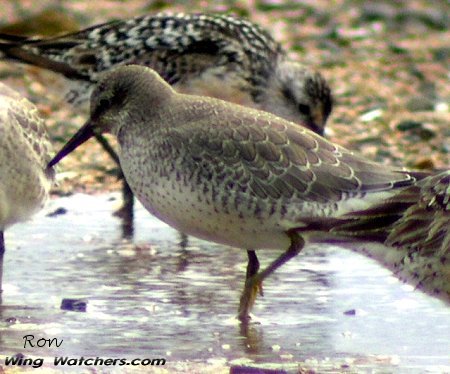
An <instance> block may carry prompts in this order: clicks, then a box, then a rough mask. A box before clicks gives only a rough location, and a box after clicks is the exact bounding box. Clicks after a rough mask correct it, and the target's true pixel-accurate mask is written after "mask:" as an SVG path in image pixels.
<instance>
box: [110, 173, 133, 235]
mask: <svg viewBox="0 0 450 374" xmlns="http://www.w3.org/2000/svg"><path fill="white" fill-rule="evenodd" d="M122 182H123V185H122V197H123V205H122V207H121V208H120V209H119V210H118V211H116V212H115V213H114V215H115V216H117V217H120V218H121V219H122V237H123V238H124V239H130V238H131V237H133V233H134V226H133V219H134V198H133V192H132V191H131V188H130V186H129V185H128V183H127V181H126V180H125V178H123V180H122Z"/></svg>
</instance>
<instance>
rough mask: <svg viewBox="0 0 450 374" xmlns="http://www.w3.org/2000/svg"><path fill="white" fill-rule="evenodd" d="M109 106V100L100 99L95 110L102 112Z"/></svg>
mask: <svg viewBox="0 0 450 374" xmlns="http://www.w3.org/2000/svg"><path fill="white" fill-rule="evenodd" d="M110 106H111V100H110V99H106V98H102V99H100V100H99V101H98V104H97V110H99V111H103V110H105V109H107V108H108V107H110Z"/></svg>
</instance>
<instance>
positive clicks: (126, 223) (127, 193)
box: [95, 134, 134, 238]
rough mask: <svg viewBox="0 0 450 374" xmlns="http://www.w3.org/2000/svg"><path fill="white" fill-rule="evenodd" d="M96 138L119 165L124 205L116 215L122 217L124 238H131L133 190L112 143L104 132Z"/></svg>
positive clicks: (132, 230)
mask: <svg viewBox="0 0 450 374" xmlns="http://www.w3.org/2000/svg"><path fill="white" fill-rule="evenodd" d="M95 138H96V139H97V141H98V142H99V143H100V145H101V146H102V148H103V149H104V150H105V151H106V153H108V154H109V156H110V157H111V158H112V159H113V161H114V162H115V163H116V164H117V166H118V167H119V170H120V173H119V175H118V177H119V179H122V182H123V185H122V198H123V205H122V207H121V208H120V209H119V210H118V211H117V212H115V213H114V215H115V216H117V217H120V218H121V219H122V236H123V238H131V237H132V236H133V232H134V229H133V213H134V212H133V208H134V199H133V192H132V191H131V188H130V186H129V185H128V183H127V181H126V180H125V177H124V175H123V173H122V169H121V168H120V160H119V156H118V155H117V153H116V151H115V150H114V148H113V147H111V144H109V142H108V140H107V139H106V138H105V137H104V136H103V135H102V134H95Z"/></svg>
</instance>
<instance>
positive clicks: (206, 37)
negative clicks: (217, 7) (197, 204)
mask: <svg viewBox="0 0 450 374" xmlns="http://www.w3.org/2000/svg"><path fill="white" fill-rule="evenodd" d="M1 39H2V41H1V42H0V56H1V55H2V56H3V58H7V59H11V60H15V61H19V62H23V63H27V64H31V65H37V66H40V67H42V68H45V69H49V70H52V71H54V72H57V73H59V74H62V75H64V76H65V77H66V78H68V79H69V80H70V81H71V82H72V83H73V85H72V87H71V89H70V91H69V93H68V95H67V99H68V101H70V102H73V103H80V102H85V101H87V99H88V98H89V96H90V92H91V90H92V87H93V85H94V83H95V82H96V81H97V80H98V77H99V74H101V73H102V72H105V71H108V70H110V69H112V68H114V67H117V66H118V65H124V64H137V65H146V66H149V67H151V68H153V69H154V70H156V71H157V72H158V73H159V74H160V75H161V76H162V77H163V78H164V79H165V80H166V81H167V82H169V83H170V84H171V85H173V86H174V87H176V89H177V90H178V91H181V92H184V93H190V94H198V95H206V96H213V97H218V98H221V99H224V100H228V101H232V102H236V103H239V104H242V105H245V106H250V107H255V108H258V109H261V110H266V111H269V112H273V113H275V114H276V115H278V116H280V117H283V118H286V119H288V120H290V121H293V122H296V123H299V124H301V125H302V126H306V127H308V128H310V129H312V130H313V131H316V132H318V133H322V132H323V129H324V126H325V123H326V120H327V118H328V116H329V114H330V112H331V109H332V98H331V93H330V88H329V86H328V84H327V83H326V81H325V80H324V78H323V77H322V76H321V75H320V74H319V73H317V72H315V71H312V70H311V69H309V68H306V67H305V66H303V65H301V64H299V63H297V62H294V61H292V60H290V59H289V58H288V57H287V54H286V51H285V50H284V49H283V48H282V47H281V46H280V44H279V43H277V42H276V41H275V40H274V39H273V38H272V37H271V36H270V34H269V33H268V32H266V31H265V30H264V29H262V28H260V27H259V26H257V25H255V24H253V23H251V22H249V21H247V20H244V19H241V18H237V17H234V16H230V15H223V14H211V15H208V14H181V13H180V14H173V15H171V14H162V13H161V14H156V15H147V16H141V17H136V18H133V19H129V20H119V21H112V22H109V23H105V24H101V25H97V26H93V27H90V28H88V29H86V30H82V31H79V32H75V33H71V34H67V35H62V36H58V37H55V38H50V39H35V38H32V39H26V38H23V39H21V38H20V37H16V36H14V37H10V36H7V35H3V36H2V38H1ZM97 139H98V140H99V141H100V142H101V144H102V145H103V147H104V148H105V149H106V150H107V151H108V152H109V153H110V155H111V156H112V157H113V158H114V159H115V160H117V157H116V155H115V154H114V153H113V152H112V148H111V147H110V146H109V144H108V142H107V141H106V140H105V139H104V138H102V137H101V135H97ZM124 191H125V193H124V201H125V204H126V205H127V206H128V207H127V208H125V209H124V210H123V212H124V213H125V217H128V220H131V221H132V201H133V200H132V198H131V196H130V195H129V194H128V193H127V192H128V191H129V190H128V188H127V186H126V185H125V186H124Z"/></svg>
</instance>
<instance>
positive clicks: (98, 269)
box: [0, 194, 450, 372]
mask: <svg viewBox="0 0 450 374" xmlns="http://www.w3.org/2000/svg"><path fill="white" fill-rule="evenodd" d="M116 197H117V195H101V196H89V195H81V194H78V195H74V196H71V197H67V198H59V199H56V200H53V201H51V203H50V204H49V206H48V207H47V209H46V210H45V211H43V212H41V213H40V214H39V215H37V216H36V217H35V218H34V219H33V220H32V221H30V222H27V223H24V224H18V225H16V226H14V227H12V228H11V229H10V230H9V231H7V233H6V246H7V252H6V259H5V273H4V293H3V304H2V306H1V307H0V353H1V355H2V356H10V355H13V354H16V353H23V354H24V355H26V356H29V355H32V356H36V357H39V356H42V357H54V356H70V357H81V356H85V357H88V356H89V357H96V356H98V357H105V358H107V357H127V358H136V357H137V358H144V357H149V358H159V357H164V358H166V360H167V361H168V362H170V361H173V362H178V361H186V360H190V361H198V362H205V363H217V362H221V363H223V364H227V365H243V364H245V365H250V366H260V365H263V366H264V365H266V366H270V367H275V368H285V369H288V370H290V369H295V368H296V367H297V363H298V362H304V361H306V362H307V364H310V365H313V364H314V365H317V367H319V368H322V369H323V370H325V368H333V367H342V365H344V366H343V367H346V366H345V365H347V364H348V365H350V366H352V367H357V368H360V369H361V368H363V369H373V368H377V369H381V370H386V371H387V372H390V371H391V370H394V371H396V372H397V371H399V370H405V371H408V372H411V371H418V372H421V371H424V370H431V371H436V372H439V371H449V370H450V308H448V306H446V305H445V304H444V303H442V302H440V301H438V300H434V299H432V298H430V297H427V296H426V295H422V294H421V293H418V292H413V291H411V290H410V289H409V287H407V286H404V285H402V284H401V283H399V282H397V281H396V280H395V278H393V277H392V276H391V275H390V273H389V272H388V271H387V270H384V269H383V268H381V267H379V266H378V265H377V264H376V263H374V262H372V261H371V260H369V259H366V258H364V257H362V256H360V255H357V254H354V253H352V252H348V251H346V250H343V249H340V248H337V247H328V248H325V247H324V246H322V247H320V248H318V247H311V248H307V249H306V250H305V251H304V252H303V253H301V254H300V255H299V256H298V257H297V258H295V259H293V260H292V261H291V262H290V263H288V264H287V265H285V266H284V267H282V268H281V269H280V270H279V271H278V272H277V273H276V274H274V275H273V276H271V277H270V278H269V279H267V280H266V282H265V283H264V292H265V295H264V297H263V298H261V297H260V298H258V300H257V303H256V306H255V308H254V310H253V312H254V314H255V316H256V321H257V322H259V323H258V324H252V325H250V327H248V329H244V328H242V327H241V326H240V325H239V323H238V322H237V321H236V320H235V318H234V316H235V314H236V311H237V304H238V300H239V295H240V291H241V288H242V285H243V279H244V274H245V266H246V254H245V251H241V250H237V249H231V248H228V247H224V246H220V245H215V244H211V243H208V242H204V241H200V240H196V239H193V238H190V239H189V245H188V247H187V249H185V250H183V249H182V248H181V247H180V245H179V244H178V242H179V240H180V238H179V235H178V233H177V232H176V231H174V230H173V229H171V228H169V227H168V226H166V225H165V224H163V223H162V222H160V221H158V220H157V219H155V218H153V217H152V216H151V215H150V214H148V213H147V212H146V211H145V210H144V209H143V208H142V207H140V206H138V207H137V208H136V213H135V215H136V226H135V235H134V239H133V240H132V241H126V240H122V239H121V226H120V221H119V220H118V219H117V218H115V217H113V216H112V215H111V212H112V211H113V210H114V209H115V208H117V207H118V201H117V200H116ZM60 207H63V208H65V209H66V210H67V213H66V214H62V215H57V216H54V217H49V216H47V214H48V213H49V212H52V211H55V210H56V209H57V208H60ZM276 254H277V252H275V251H261V252H258V256H259V258H260V260H261V261H262V263H263V266H264V263H267V262H268V261H270V260H271V259H273V258H275V256H276ZM64 298H82V299H85V300H87V302H88V304H87V311H86V312H85V313H84V312H75V311H65V310H61V309H60V304H61V300H62V299H64ZM353 311H354V312H355V313H352V312H353ZM346 312H347V313H346ZM352 314H353V315H352ZM27 334H33V335H34V336H35V337H36V339H37V338H42V337H43V338H46V339H51V338H57V339H59V340H60V339H63V343H62V345H61V346H60V347H55V346H53V347H51V348H48V347H47V348H46V347H42V348H38V347H35V348H29V347H27V348H26V349H24V348H23V344H24V340H23V336H24V335H27ZM330 370H331V369H330Z"/></svg>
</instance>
